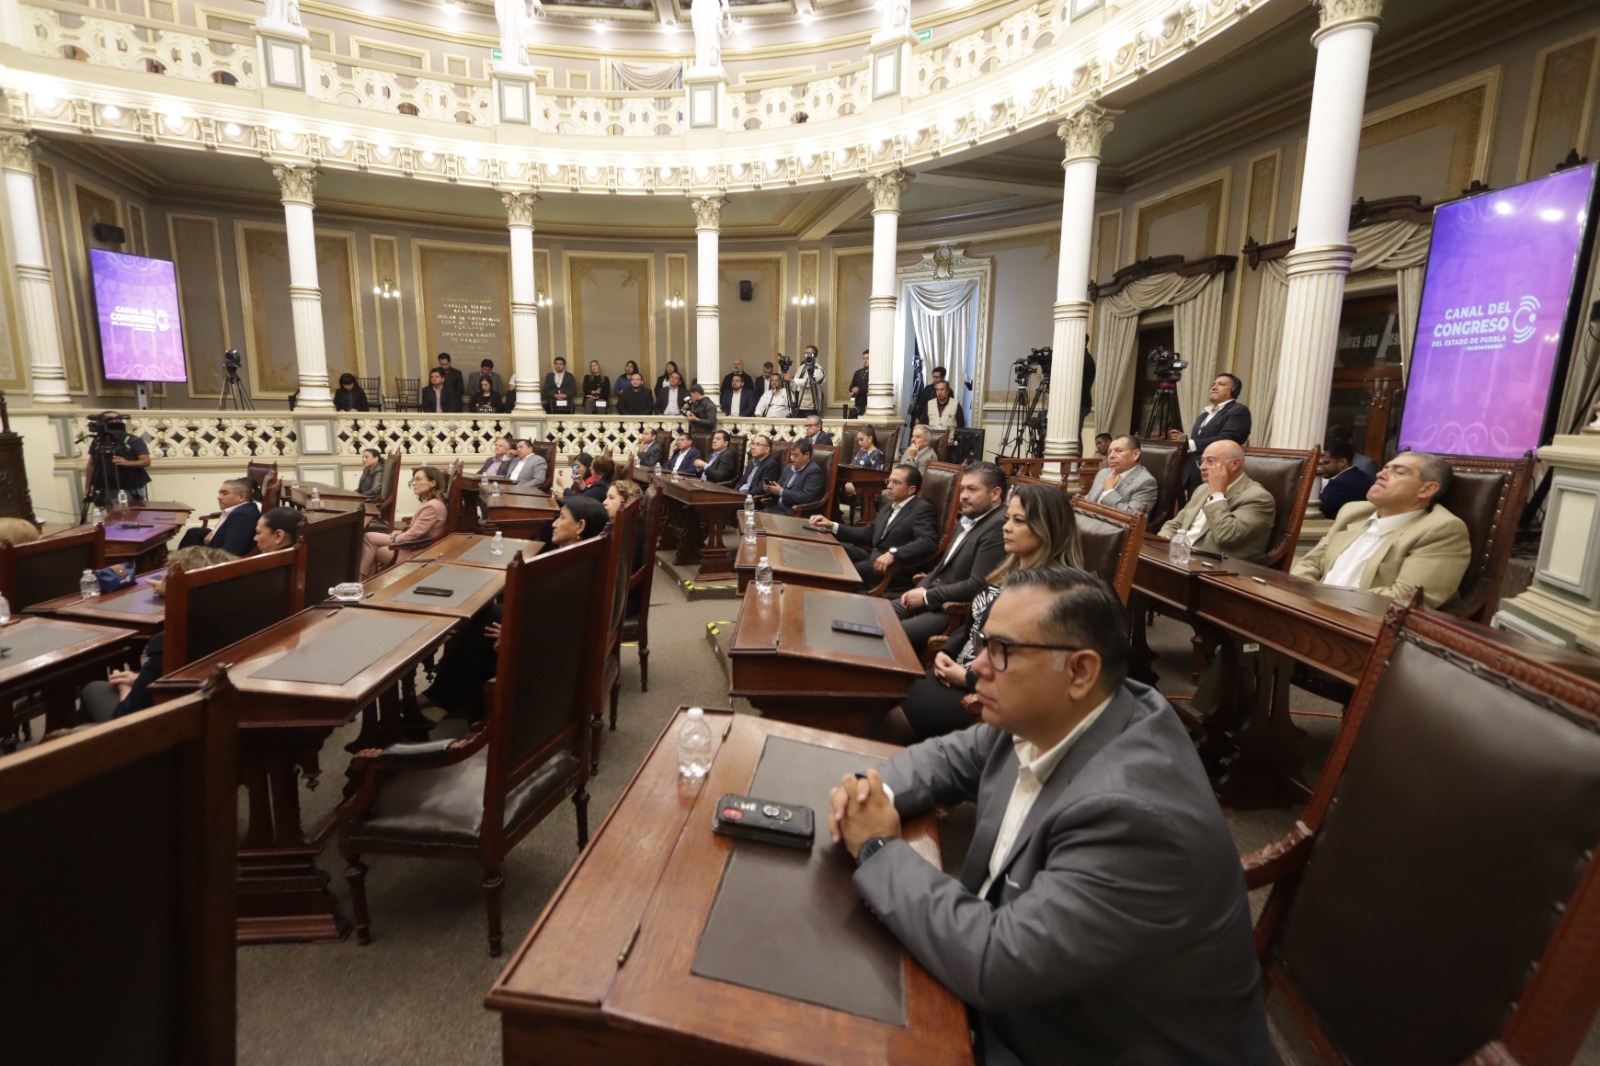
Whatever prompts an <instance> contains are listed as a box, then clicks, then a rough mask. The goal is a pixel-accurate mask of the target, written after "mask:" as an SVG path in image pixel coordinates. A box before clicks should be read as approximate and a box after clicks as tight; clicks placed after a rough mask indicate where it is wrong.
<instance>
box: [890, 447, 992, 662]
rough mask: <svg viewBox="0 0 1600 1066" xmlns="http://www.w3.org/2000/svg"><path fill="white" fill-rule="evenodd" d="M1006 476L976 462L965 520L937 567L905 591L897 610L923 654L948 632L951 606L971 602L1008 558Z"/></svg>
mask: <svg viewBox="0 0 1600 1066" xmlns="http://www.w3.org/2000/svg"><path fill="white" fill-rule="evenodd" d="M1005 498H1006V475H1005V472H1004V471H1003V470H1001V469H1000V468H999V467H998V466H996V465H995V464H993V463H973V464H972V465H971V466H969V467H967V471H966V473H964V474H962V475H961V497H960V503H961V522H960V524H959V525H957V526H956V530H955V532H954V534H952V535H951V537H950V545H949V547H947V548H946V549H945V552H944V554H943V555H942V556H940V557H939V560H938V561H937V562H935V563H934V564H933V568H932V569H930V570H929V571H928V572H927V573H926V574H924V575H923V576H922V580H920V581H918V582H917V583H916V585H915V586H913V587H912V588H910V589H908V590H906V592H905V594H904V595H902V596H901V597H900V602H899V604H898V605H897V606H896V607H895V614H897V615H899V616H900V624H901V625H903V626H905V630H906V636H908V637H910V638H911V646H912V647H913V648H915V649H916V652H917V654H918V655H921V654H922V652H923V650H924V649H925V648H926V647H927V646H928V639H929V638H930V637H933V636H935V635H937V634H939V633H943V632H944V625H945V616H944V612H943V611H942V610H941V608H942V607H943V605H944V604H946V603H968V602H970V601H971V600H972V597H974V596H976V595H977V594H978V592H979V591H980V590H982V589H983V587H984V586H985V585H986V584H987V583H988V580H989V572H990V571H991V570H993V569H994V568H995V567H997V566H999V565H1000V560H1002V559H1004V558H1005V554H1006V545H1005V538H1004V535H1003V534H1002V532H1001V530H1002V528H1003V527H1004V526H1005V521H1006V509H1005V507H1004V506H1002V502H1003V501H1004V500H1005Z"/></svg>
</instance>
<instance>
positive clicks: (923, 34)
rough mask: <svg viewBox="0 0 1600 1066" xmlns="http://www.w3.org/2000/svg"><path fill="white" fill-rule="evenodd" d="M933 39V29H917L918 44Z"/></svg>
mask: <svg viewBox="0 0 1600 1066" xmlns="http://www.w3.org/2000/svg"><path fill="white" fill-rule="evenodd" d="M931 40H933V31H932V30H918V31H917V43H918V44H927V43H928V42H929V41H931Z"/></svg>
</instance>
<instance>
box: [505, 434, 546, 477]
mask: <svg viewBox="0 0 1600 1066" xmlns="http://www.w3.org/2000/svg"><path fill="white" fill-rule="evenodd" d="M549 472H550V464H549V463H546V462H545V461H544V456H542V455H539V454H538V453H536V452H535V451H534V450H533V442H532V441H530V440H528V439H526V438H524V439H522V440H519V441H517V458H516V461H515V462H513V463H512V464H511V469H510V470H508V471H507V472H506V477H508V478H510V479H511V480H512V481H515V482H516V483H517V484H519V485H532V486H534V487H535V488H541V487H543V486H544V479H545V475H546V474H548V473H549Z"/></svg>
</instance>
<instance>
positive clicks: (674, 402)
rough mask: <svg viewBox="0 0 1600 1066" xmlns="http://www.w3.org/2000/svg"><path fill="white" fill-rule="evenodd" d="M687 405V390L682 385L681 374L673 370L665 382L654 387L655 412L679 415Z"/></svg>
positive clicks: (673, 415)
mask: <svg viewBox="0 0 1600 1066" xmlns="http://www.w3.org/2000/svg"><path fill="white" fill-rule="evenodd" d="M688 406H689V392H688V390H687V389H685V388H684V387H683V376H682V375H681V374H679V373H678V372H677V371H676V370H674V371H673V372H672V374H671V376H669V377H668V378H667V383H666V384H665V385H662V386H661V387H660V388H658V389H656V414H658V415H668V416H670V417H678V416H681V415H682V414H683V413H684V412H685V410H686V409H687V408H688Z"/></svg>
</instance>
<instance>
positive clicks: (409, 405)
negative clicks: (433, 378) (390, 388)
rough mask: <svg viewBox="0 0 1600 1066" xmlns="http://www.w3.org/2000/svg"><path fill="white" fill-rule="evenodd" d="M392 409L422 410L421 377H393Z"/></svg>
mask: <svg viewBox="0 0 1600 1066" xmlns="http://www.w3.org/2000/svg"><path fill="white" fill-rule="evenodd" d="M394 409H395V410H396V411H420V410H422V379H421V378H402V377H397V378H395V379H394Z"/></svg>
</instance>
